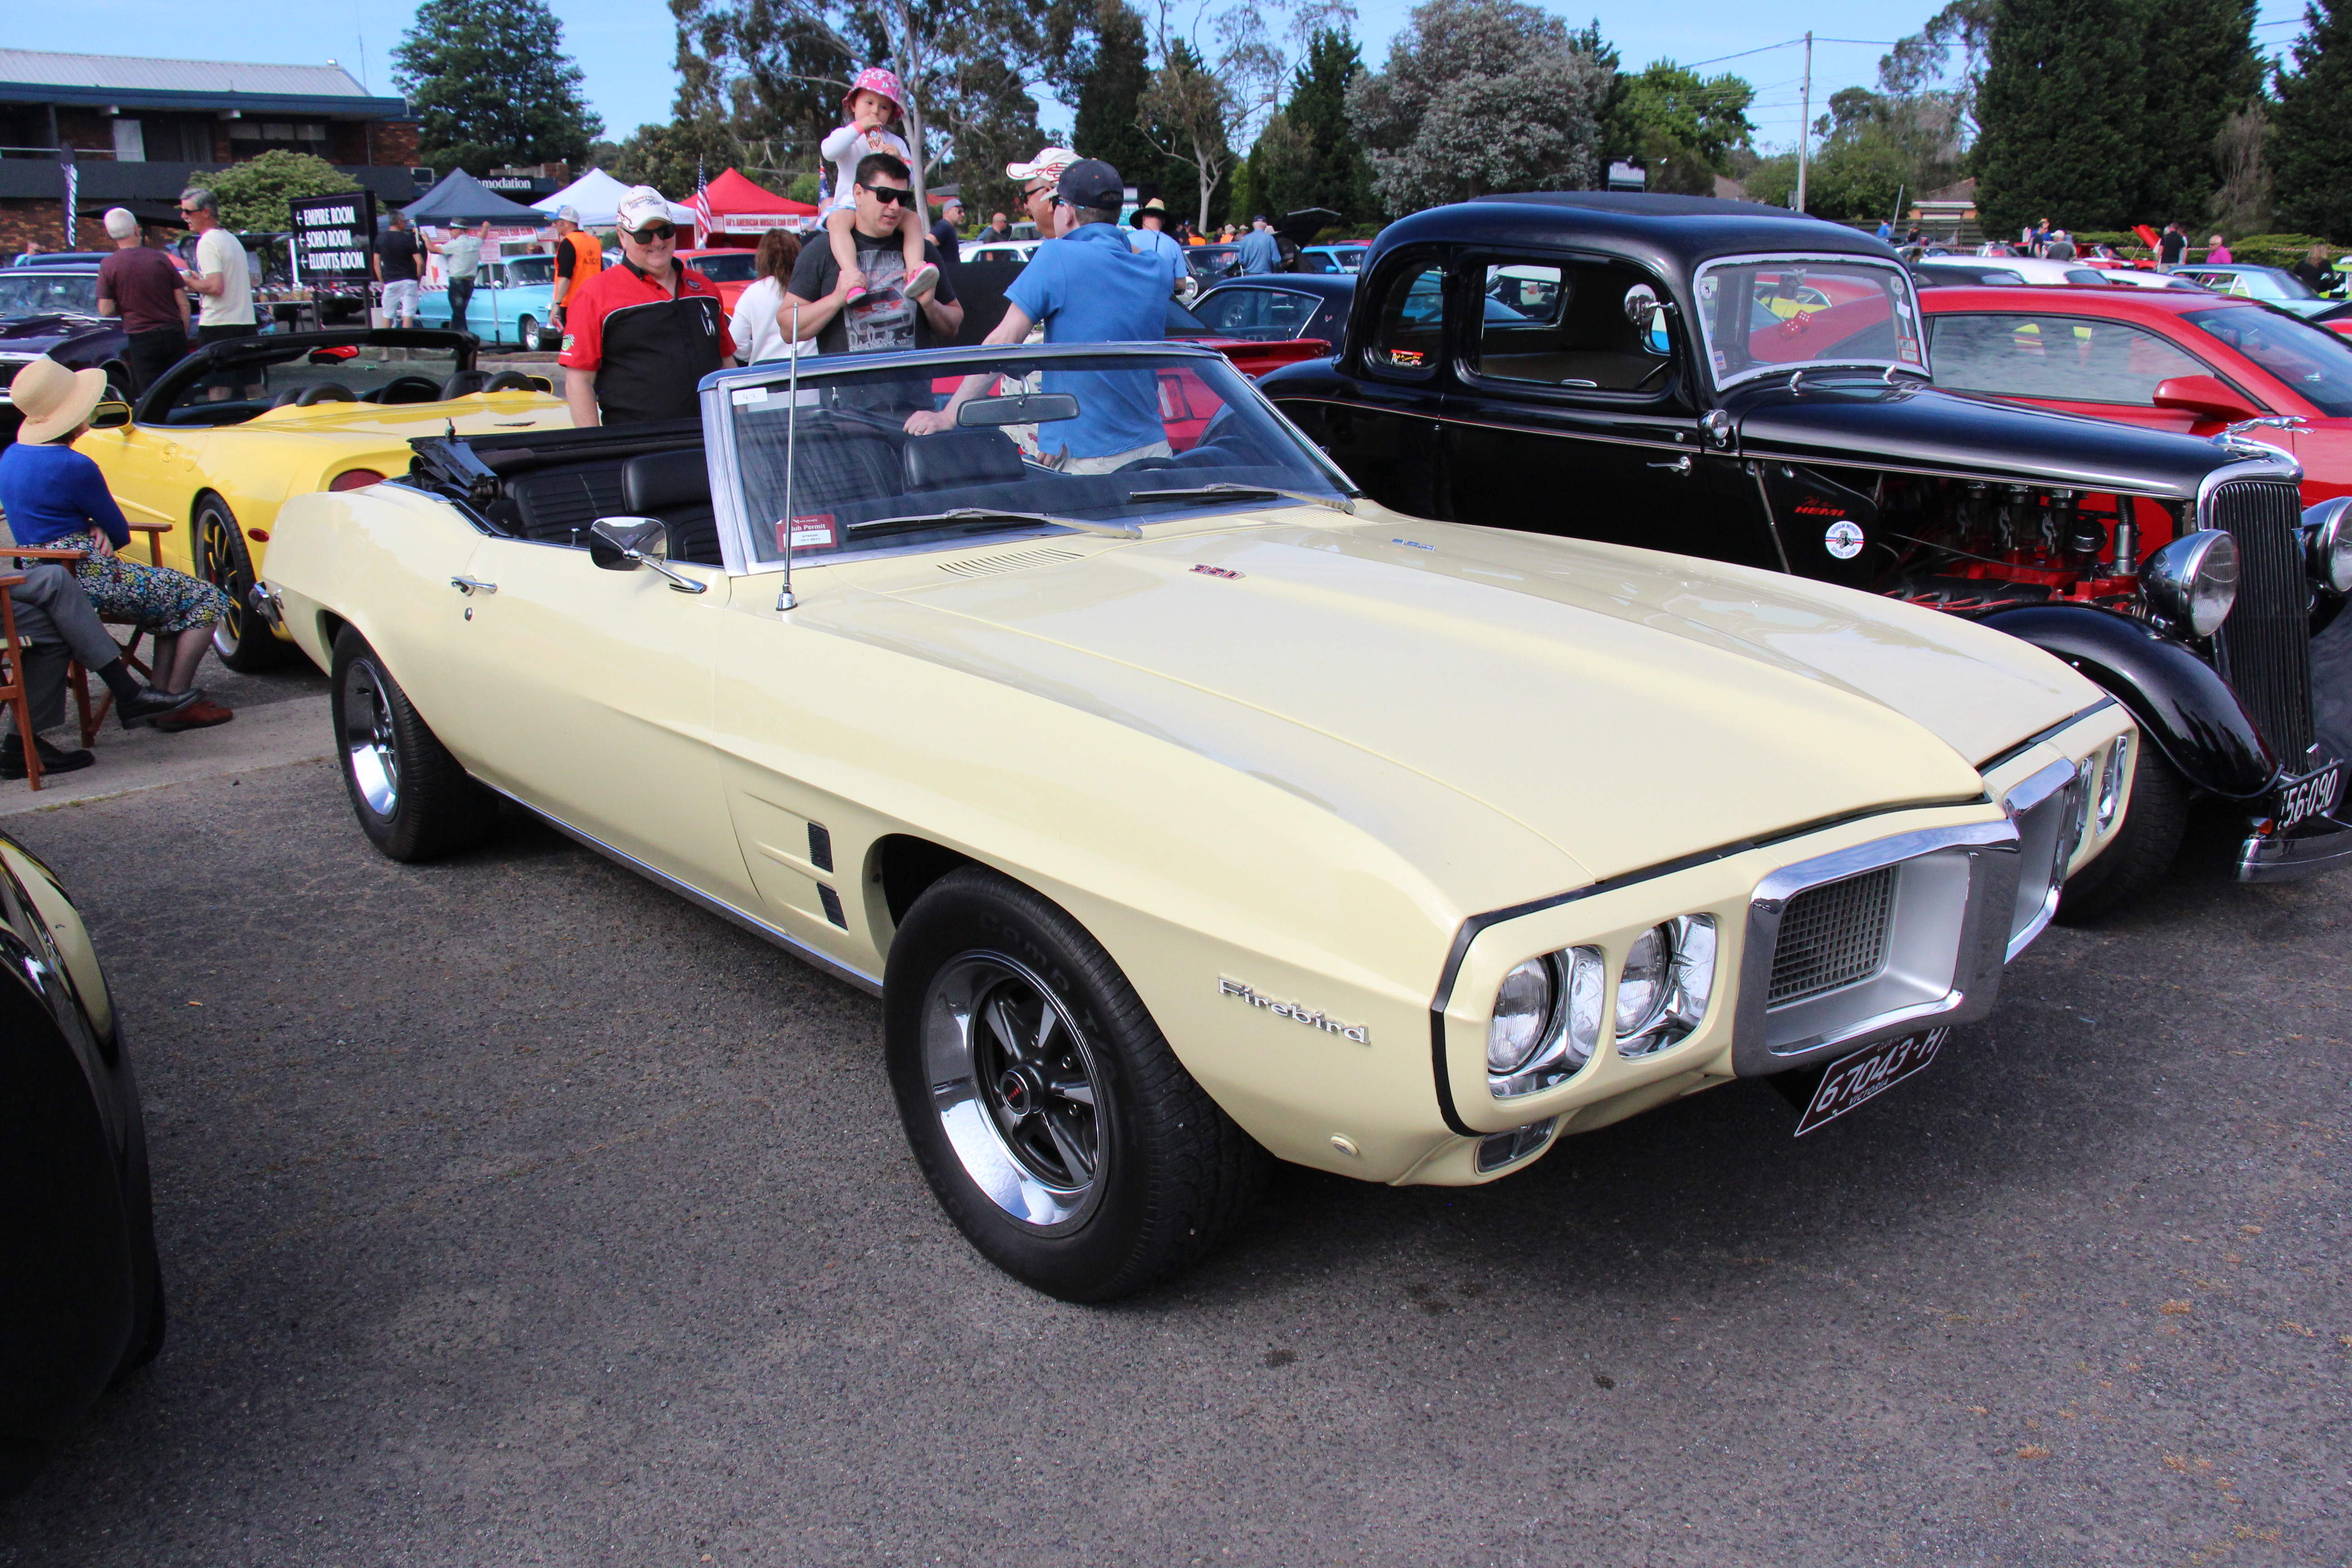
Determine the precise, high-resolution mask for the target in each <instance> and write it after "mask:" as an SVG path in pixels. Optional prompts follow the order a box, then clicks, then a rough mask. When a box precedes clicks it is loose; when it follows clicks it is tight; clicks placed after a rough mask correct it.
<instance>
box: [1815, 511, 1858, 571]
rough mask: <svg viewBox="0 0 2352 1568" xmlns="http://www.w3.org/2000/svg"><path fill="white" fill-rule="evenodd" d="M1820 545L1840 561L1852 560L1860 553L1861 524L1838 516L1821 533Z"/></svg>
mask: <svg viewBox="0 0 2352 1568" xmlns="http://www.w3.org/2000/svg"><path fill="white" fill-rule="evenodd" d="M1822 548H1823V549H1825V550H1827V551H1828V552H1830V553H1831V554H1832V555H1834V556H1836V557H1837V558H1838V559H1839V560H1841V561H1851V560H1853V558H1854V557H1855V556H1857V555H1859V554H1861V553H1862V525H1861V524H1860V523H1856V522H1849V521H1846V520H1845V519H1843V518H1840V519H1839V520H1838V521H1835V522H1833V523H1832V524H1830V531H1828V532H1827V533H1824V534H1822Z"/></svg>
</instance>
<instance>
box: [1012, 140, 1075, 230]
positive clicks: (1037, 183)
mask: <svg viewBox="0 0 2352 1568" xmlns="http://www.w3.org/2000/svg"><path fill="white" fill-rule="evenodd" d="M1077 161H1078V155H1077V154H1076V153H1073V152H1071V151H1070V150H1069V149H1068V148H1067V147H1045V148H1041V149H1039V151H1038V153H1037V155H1036V156H1035V157H1034V158H1032V159H1030V160H1029V161H1028V162H1027V163H1007V164H1005V165H1004V173H1005V174H1006V175H1007V176H1008V177H1009V178H1011V179H1013V180H1016V181H1018V182H1019V183H1020V185H1021V205H1022V209H1023V210H1024V211H1025V212H1026V213H1028V215H1029V221H1030V222H1031V223H1034V224H1035V225H1036V226H1037V237H1038V238H1039V239H1059V238H1061V237H1062V231H1063V230H1064V229H1065V228H1067V227H1072V226H1074V225H1070V224H1066V223H1064V222H1062V221H1061V219H1060V217H1059V216H1056V213H1055V207H1056V205H1057V203H1058V200H1059V198H1058V197H1056V196H1055V186H1056V185H1057V184H1059V183H1060V181H1061V178H1062V171H1063V170H1065V169H1066V168H1068V167H1069V166H1070V165H1071V164H1073V163H1076V162H1077Z"/></svg>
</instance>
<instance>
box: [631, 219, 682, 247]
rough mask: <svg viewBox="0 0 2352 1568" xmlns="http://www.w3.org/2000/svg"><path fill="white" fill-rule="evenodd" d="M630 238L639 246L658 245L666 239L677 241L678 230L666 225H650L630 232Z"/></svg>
mask: <svg viewBox="0 0 2352 1568" xmlns="http://www.w3.org/2000/svg"><path fill="white" fill-rule="evenodd" d="M629 237H630V238H631V239H634V240H635V241H636V242H637V243H638V244H639V245H658V244H660V243H661V242H662V241H663V240H665V239H676V238H677V229H676V228H674V227H672V226H670V225H668V224H666V223H656V224H648V225H646V226H645V227H644V228H633V229H631V230H629Z"/></svg>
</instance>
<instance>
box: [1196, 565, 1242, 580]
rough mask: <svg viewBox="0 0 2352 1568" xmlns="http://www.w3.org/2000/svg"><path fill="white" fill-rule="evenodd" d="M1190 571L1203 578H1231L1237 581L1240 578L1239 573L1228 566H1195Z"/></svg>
mask: <svg viewBox="0 0 2352 1568" xmlns="http://www.w3.org/2000/svg"><path fill="white" fill-rule="evenodd" d="M1192 570H1193V571H1195V572H1198V573H1199V574H1201V575H1202V576H1203V577H1232V578H1234V579H1236V580H1238V579H1239V578H1240V576H1241V574H1240V573H1238V572H1236V571H1234V569H1233V568H1232V567H1230V566H1195V567H1193V568H1192Z"/></svg>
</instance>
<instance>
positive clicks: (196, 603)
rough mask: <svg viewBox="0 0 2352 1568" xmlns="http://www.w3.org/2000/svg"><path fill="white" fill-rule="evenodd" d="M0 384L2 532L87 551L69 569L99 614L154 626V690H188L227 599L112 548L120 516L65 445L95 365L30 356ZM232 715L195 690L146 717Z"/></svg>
mask: <svg viewBox="0 0 2352 1568" xmlns="http://www.w3.org/2000/svg"><path fill="white" fill-rule="evenodd" d="M8 392H9V395H10V397H11V398H12V399H13V400H14V402H15V403H16V409H17V412H19V413H20V414H22V415H23V416H25V422H24V424H23V426H20V427H19V428H18V430H17V432H16V444H15V445H14V446H11V447H7V448H6V449H5V450H0V512H5V514H6V516H7V520H8V529H9V531H10V532H11V533H12V534H14V535H15V537H16V542H17V543H18V544H22V545H26V546H34V545H39V546H46V547H47V548H50V549H57V550H80V551H85V552H87V553H86V554H84V555H83V557H82V559H81V561H80V563H79V564H78V565H77V566H76V567H75V569H74V575H75V577H76V579H77V580H78V581H79V583H80V584H81V590H82V592H83V593H84V594H86V595H89V602H90V603H91V604H92V605H95V606H96V607H97V609H98V612H99V614H100V615H101V616H105V617H106V618H107V619H108V620H111V621H123V622H132V623H135V624H137V625H138V626H141V627H142V628H143V629H144V630H146V631H148V632H151V633H152V634H153V635H154V637H155V658H154V677H155V688H156V689H157V690H159V691H161V692H163V693H164V694H165V695H167V696H178V695H180V694H181V693H184V692H187V691H189V690H191V689H193V688H194V684H195V679H196V667H197V666H198V665H200V664H202V663H203V662H204V658H205V649H206V648H207V647H211V646H212V632H213V625H214V623H215V622H216V621H218V620H219V619H220V618H221V616H223V615H225V614H226V612H227V610H228V608H229V602H228V595H226V594H224V593H222V592H221V591H220V590H219V589H218V588H215V587H214V586H213V585H212V584H209V583H205V582H199V581H198V580H197V579H195V578H194V577H191V576H189V575H187V574H185V573H183V572H174V571H172V570H170V569H169V568H168V567H163V566H149V565H146V564H144V563H141V562H137V561H126V560H124V559H123V558H122V557H121V556H120V555H118V554H117V553H115V552H116V551H117V550H119V549H120V548H121V547H122V546H123V545H126V544H128V543H130V542H131V528H130V525H129V523H127V522H126V521H124V519H123V516H122V509H121V508H120V507H118V506H116V505H115V504H114V498H113V497H112V496H110V495H109V494H108V493H107V489H106V479H105V476H104V475H102V474H100V472H99V468H98V465H97V464H96V463H94V462H92V461H90V460H89V458H87V457H84V456H83V455H82V454H81V453H79V452H77V451H75V450H74V449H73V444H74V441H75V439H76V437H79V436H80V435H81V433H82V432H83V431H85V430H87V429H89V416H90V411H91V410H92V409H94V408H96V407H97V406H98V404H99V400H100V398H101V397H103V396H104V395H106V374H105V372H103V371H99V370H81V371H74V370H68V369H67V368H66V367H65V366H64V365H61V364H59V363H58V362H57V361H55V360H53V359H47V358H44V359H37V360H35V361H33V362H32V363H30V364H28V365H26V367H25V368H24V369H22V370H20V371H18V372H17V373H16V380H15V382H13V383H12V384H10V386H9V388H8ZM234 718H236V714H235V713H234V712H232V711H231V710H228V709H226V708H224V707H222V706H221V705H220V704H219V703H217V702H214V701H212V700H209V699H207V698H205V697H203V696H201V695H199V696H197V697H196V699H195V700H193V701H191V702H189V703H188V704H187V705H186V706H184V707H182V708H179V709H177V710H174V711H173V712H171V713H169V714H166V715H164V716H163V717H161V718H158V719H156V720H155V721H154V724H155V728H157V729H158V730H169V731H180V730H202V729H205V728H207V727H208V726H211V725H214V724H226V723H227V722H228V721H230V720H231V719H234Z"/></svg>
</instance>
